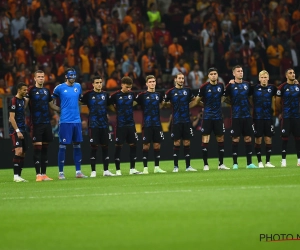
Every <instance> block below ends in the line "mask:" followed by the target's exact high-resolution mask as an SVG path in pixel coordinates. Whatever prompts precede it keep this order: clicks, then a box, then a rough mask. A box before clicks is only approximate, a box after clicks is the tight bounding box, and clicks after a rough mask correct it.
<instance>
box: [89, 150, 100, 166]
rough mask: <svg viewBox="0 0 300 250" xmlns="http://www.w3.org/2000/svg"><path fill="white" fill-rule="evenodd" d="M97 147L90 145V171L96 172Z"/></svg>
mask: <svg viewBox="0 0 300 250" xmlns="http://www.w3.org/2000/svg"><path fill="white" fill-rule="evenodd" d="M97 150H98V146H97V145H91V158H90V160H91V169H92V171H96V159H97Z"/></svg>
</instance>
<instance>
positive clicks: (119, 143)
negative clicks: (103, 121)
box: [114, 127, 125, 175]
mask: <svg viewBox="0 0 300 250" xmlns="http://www.w3.org/2000/svg"><path fill="white" fill-rule="evenodd" d="M124 141H125V127H117V129H116V143H115V155H114V158H115V166H116V175H122V173H121V169H120V164H121V151H122V147H123V143H124Z"/></svg>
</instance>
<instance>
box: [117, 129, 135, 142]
mask: <svg viewBox="0 0 300 250" xmlns="http://www.w3.org/2000/svg"><path fill="white" fill-rule="evenodd" d="M138 140H139V138H138V135H137V133H136V130H135V126H127V127H117V128H116V144H118V145H123V144H124V143H125V142H126V143H127V144H136V142H137V141H138Z"/></svg>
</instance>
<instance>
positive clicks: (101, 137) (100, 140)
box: [89, 128, 111, 145]
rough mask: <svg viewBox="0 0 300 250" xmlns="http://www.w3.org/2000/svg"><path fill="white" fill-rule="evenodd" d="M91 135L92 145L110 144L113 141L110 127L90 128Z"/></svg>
mask: <svg viewBox="0 0 300 250" xmlns="http://www.w3.org/2000/svg"><path fill="white" fill-rule="evenodd" d="M89 136H90V143H91V144H92V145H108V143H109V141H111V134H110V133H109V130H108V128H89Z"/></svg>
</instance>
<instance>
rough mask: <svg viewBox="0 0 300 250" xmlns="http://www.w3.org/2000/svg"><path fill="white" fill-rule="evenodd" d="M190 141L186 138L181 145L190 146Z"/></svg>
mask: <svg viewBox="0 0 300 250" xmlns="http://www.w3.org/2000/svg"><path fill="white" fill-rule="evenodd" d="M190 144H191V143H190V141H188V140H184V141H183V146H190Z"/></svg>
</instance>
